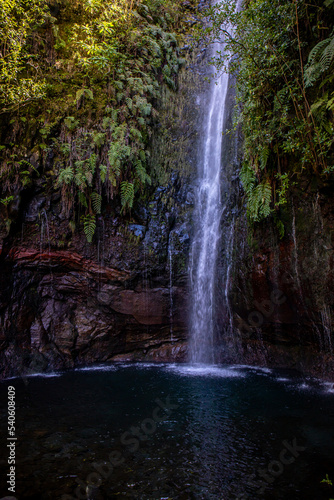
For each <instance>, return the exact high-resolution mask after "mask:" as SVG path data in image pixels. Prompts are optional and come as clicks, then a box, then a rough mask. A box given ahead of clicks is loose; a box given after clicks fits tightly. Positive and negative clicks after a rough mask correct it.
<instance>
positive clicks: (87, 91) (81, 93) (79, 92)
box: [75, 89, 94, 102]
mask: <svg viewBox="0 0 334 500" xmlns="http://www.w3.org/2000/svg"><path fill="white" fill-rule="evenodd" d="M85 94H86V95H87V97H88V99H91V100H93V99H94V94H93V92H92V91H91V90H90V89H79V90H77V92H76V94H75V101H76V102H79V101H80V99H81V98H82V97H83V96H84V95H85Z"/></svg>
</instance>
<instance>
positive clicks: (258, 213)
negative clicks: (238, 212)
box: [247, 182, 271, 222]
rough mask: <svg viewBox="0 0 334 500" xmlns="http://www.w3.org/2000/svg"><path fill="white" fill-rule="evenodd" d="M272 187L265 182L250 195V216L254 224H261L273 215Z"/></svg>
mask: <svg viewBox="0 0 334 500" xmlns="http://www.w3.org/2000/svg"><path fill="white" fill-rule="evenodd" d="M270 203H271V185H270V183H269V182H264V183H262V184H259V185H257V186H256V187H255V188H254V189H252V190H251V191H250V193H249V195H248V207H247V208H248V216H249V217H250V219H251V220H252V221H253V222H259V221H260V220H261V219H265V218H266V217H268V216H269V215H270V214H271V209H270Z"/></svg>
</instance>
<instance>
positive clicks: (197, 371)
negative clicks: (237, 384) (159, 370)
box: [166, 364, 247, 378]
mask: <svg viewBox="0 0 334 500" xmlns="http://www.w3.org/2000/svg"><path fill="white" fill-rule="evenodd" d="M166 370H168V371H173V372H175V373H178V374H180V375H185V376H190V377H219V378H243V377H246V375H247V374H246V373H242V372H241V371H237V370H235V369H232V368H231V367H228V368H226V367H220V366H216V365H200V364H199V365H196V364H194V365H169V366H167V367H166Z"/></svg>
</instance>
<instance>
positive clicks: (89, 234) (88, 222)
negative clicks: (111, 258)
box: [83, 214, 96, 243]
mask: <svg viewBox="0 0 334 500" xmlns="http://www.w3.org/2000/svg"><path fill="white" fill-rule="evenodd" d="M83 225H84V233H85V235H86V238H87V241H88V243H91V242H92V241H93V236H94V233H95V229H96V218H95V215H93V214H88V215H86V216H85V217H84V219H83Z"/></svg>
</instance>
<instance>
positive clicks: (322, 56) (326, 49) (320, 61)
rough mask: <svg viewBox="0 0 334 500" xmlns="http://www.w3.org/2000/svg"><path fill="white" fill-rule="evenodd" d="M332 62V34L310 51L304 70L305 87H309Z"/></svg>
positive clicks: (333, 49) (333, 40)
mask: <svg viewBox="0 0 334 500" xmlns="http://www.w3.org/2000/svg"><path fill="white" fill-rule="evenodd" d="M333 61H334V34H333V35H331V36H330V37H328V38H326V39H325V40H321V42H319V43H318V44H317V45H316V46H315V47H313V49H312V50H311V52H310V54H309V57H308V63H307V66H306V68H305V74H304V80H305V86H306V87H311V86H312V85H313V84H314V83H315V82H316V81H317V80H318V78H320V76H321V75H322V74H323V73H324V72H325V71H327V70H328V69H329V67H330V66H331V65H332V63H333Z"/></svg>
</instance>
